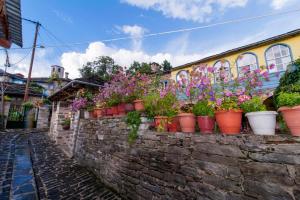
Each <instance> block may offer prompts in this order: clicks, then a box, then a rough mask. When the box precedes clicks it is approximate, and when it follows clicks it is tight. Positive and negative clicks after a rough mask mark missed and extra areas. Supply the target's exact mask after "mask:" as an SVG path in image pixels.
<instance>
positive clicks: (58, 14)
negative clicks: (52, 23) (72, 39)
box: [52, 10, 73, 24]
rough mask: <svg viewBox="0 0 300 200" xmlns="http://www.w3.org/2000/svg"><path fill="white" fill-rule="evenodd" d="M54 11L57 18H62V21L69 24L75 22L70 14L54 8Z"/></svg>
mask: <svg viewBox="0 0 300 200" xmlns="http://www.w3.org/2000/svg"><path fill="white" fill-rule="evenodd" d="M52 12H53V13H54V14H55V15H56V17H57V18H59V19H61V20H62V21H64V22H66V23H68V24H73V19H72V18H71V17H70V16H68V15H66V14H65V13H63V12H61V11H59V10H53V11H52Z"/></svg>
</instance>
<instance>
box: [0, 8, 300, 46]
mask: <svg viewBox="0 0 300 200" xmlns="http://www.w3.org/2000/svg"><path fill="white" fill-rule="evenodd" d="M296 12H300V8H297V9H293V10H287V11H283V12H276V13H274V12H272V13H268V14H264V15H259V16H255V17H244V18H239V19H232V20H227V21H223V22H218V23H213V24H208V25H204V26H196V27H192V28H184V29H176V30H171V31H164V32H157V33H149V34H145V35H143V36H139V37H134V36H127V37H119V38H111V39H104V40H98V41H100V42H114V41H120V40H129V39H142V38H148V37H154V36H162V35H168V34H174V33H182V32H190V31H194V30H200V29H206V28H211V27H215V26H221V25H226V24H232V23H240V22H244V21H253V20H259V19H263V18H267V17H272V16H279V15H287V14H291V13H296ZM45 30H46V29H45ZM53 36H54V35H53ZM54 37H56V36H54ZM90 43H91V41H90V42H77V43H69V44H64V43H63V44H61V45H47V46H37V48H55V47H68V48H69V47H70V46H79V45H86V44H90ZM11 49H32V47H25V48H11ZM2 50H3V49H2Z"/></svg>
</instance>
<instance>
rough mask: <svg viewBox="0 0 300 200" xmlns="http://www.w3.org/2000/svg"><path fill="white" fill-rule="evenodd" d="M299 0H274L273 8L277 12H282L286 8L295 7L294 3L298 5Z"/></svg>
mask: <svg viewBox="0 0 300 200" xmlns="http://www.w3.org/2000/svg"><path fill="white" fill-rule="evenodd" d="M296 2H297V0H272V2H271V6H272V7H273V8H274V9H275V10H280V9H282V8H284V7H288V6H291V5H293V4H294V3H296Z"/></svg>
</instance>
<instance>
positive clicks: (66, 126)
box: [61, 118, 71, 130]
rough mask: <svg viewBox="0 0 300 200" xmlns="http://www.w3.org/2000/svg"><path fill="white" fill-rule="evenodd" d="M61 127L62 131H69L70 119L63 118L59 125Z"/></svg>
mask: <svg viewBox="0 0 300 200" xmlns="http://www.w3.org/2000/svg"><path fill="white" fill-rule="evenodd" d="M61 125H62V128H63V129H64V130H69V129H70V125H71V119H70V118H65V119H64V120H63V122H62V123H61Z"/></svg>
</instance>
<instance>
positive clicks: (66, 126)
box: [62, 125, 70, 131]
mask: <svg viewBox="0 0 300 200" xmlns="http://www.w3.org/2000/svg"><path fill="white" fill-rule="evenodd" d="M62 128H63V129H64V130H65V131H66V130H70V125H63V127H62Z"/></svg>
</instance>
